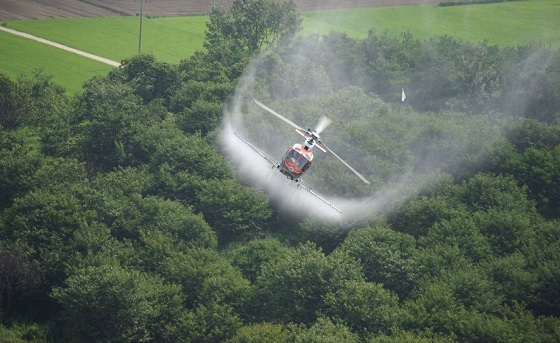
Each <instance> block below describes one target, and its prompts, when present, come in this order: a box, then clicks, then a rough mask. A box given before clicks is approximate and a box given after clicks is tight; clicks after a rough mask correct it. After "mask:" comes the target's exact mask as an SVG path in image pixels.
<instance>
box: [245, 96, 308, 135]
mask: <svg viewBox="0 0 560 343" xmlns="http://www.w3.org/2000/svg"><path fill="white" fill-rule="evenodd" d="M253 101H254V102H255V104H257V105H259V106H260V107H262V108H263V109H265V110H267V111H268V112H270V113H272V114H274V115H275V116H277V117H278V118H280V119H282V120H283V121H284V122H286V123H288V124H289V125H291V126H293V127H294V128H296V129H299V130H302V131H307V130H304V129H302V128H301V127H299V126H297V125H296V124H294V123H292V122H291V121H290V120H289V119H288V118H284V117H283V116H281V115H280V114H278V113H276V112H274V110H272V109H271V108H269V107H268V106H266V105H265V104H263V103H262V102H260V101H258V100H257V99H253Z"/></svg>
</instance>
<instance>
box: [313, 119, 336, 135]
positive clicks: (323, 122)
mask: <svg viewBox="0 0 560 343" xmlns="http://www.w3.org/2000/svg"><path fill="white" fill-rule="evenodd" d="M331 123H332V120H330V119H329V118H327V117H325V116H322V117H321V119H319V122H318V123H317V126H316V127H315V132H317V133H318V134H320V133H321V132H323V130H325V129H326V128H327V127H329V125H331Z"/></svg>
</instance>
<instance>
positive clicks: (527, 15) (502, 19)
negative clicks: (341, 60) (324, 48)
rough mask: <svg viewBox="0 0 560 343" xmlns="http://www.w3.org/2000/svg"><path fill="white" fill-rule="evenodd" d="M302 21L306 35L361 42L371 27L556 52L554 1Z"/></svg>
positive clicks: (559, 29) (377, 11)
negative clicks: (336, 35) (536, 45)
mask: <svg viewBox="0 0 560 343" xmlns="http://www.w3.org/2000/svg"><path fill="white" fill-rule="evenodd" d="M302 17H303V18H304V20H305V22H304V23H305V28H306V32H307V33H311V32H321V33H326V32H328V31H330V30H336V31H344V32H347V33H348V34H349V35H350V36H352V37H356V38H364V37H365V36H366V35H367V32H368V30H369V29H370V28H375V29H376V30H377V31H378V32H382V31H384V30H388V31H392V32H410V33H412V34H413V35H414V36H415V37H416V38H419V39H428V38H430V37H433V36H440V35H445V34H447V35H450V36H453V37H456V38H459V39H461V40H466V41H474V42H476V41H482V40H488V42H489V43H490V44H498V45H499V46H508V45H510V46H511V45H523V44H526V43H528V42H533V41H540V42H543V43H546V44H550V46H551V47H553V48H555V49H558V48H560V1H558V0H529V1H515V2H501V3H494V4H484V5H470V6H451V7H436V6H416V7H385V8H371V9H362V10H340V11H323V12H305V13H303V14H302Z"/></svg>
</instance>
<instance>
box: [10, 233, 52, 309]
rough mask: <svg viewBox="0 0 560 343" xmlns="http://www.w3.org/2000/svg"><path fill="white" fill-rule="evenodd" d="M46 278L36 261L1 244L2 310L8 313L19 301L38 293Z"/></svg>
mask: <svg viewBox="0 0 560 343" xmlns="http://www.w3.org/2000/svg"><path fill="white" fill-rule="evenodd" d="M44 280H45V276H44V273H43V271H42V270H41V268H40V267H39V264H38V263H37V262H36V261H32V260H29V259H28V258H27V257H26V256H24V255H23V254H22V253H21V252H20V251H18V250H17V249H16V248H14V247H9V248H8V247H4V246H3V244H1V242H0V309H1V310H3V312H4V314H6V313H8V312H9V311H10V310H11V308H12V306H14V304H16V303H17V302H18V301H20V300H22V299H24V298H26V297H28V296H30V295H32V294H33V293H35V292H37V291H38V290H39V289H40V287H41V286H42V284H43V282H44Z"/></svg>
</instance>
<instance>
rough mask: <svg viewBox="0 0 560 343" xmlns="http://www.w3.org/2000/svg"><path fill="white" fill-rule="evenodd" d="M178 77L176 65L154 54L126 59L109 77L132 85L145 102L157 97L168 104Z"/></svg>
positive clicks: (135, 92)
mask: <svg viewBox="0 0 560 343" xmlns="http://www.w3.org/2000/svg"><path fill="white" fill-rule="evenodd" d="M178 77H179V73H178V70H177V67H176V66H173V65H170V64H168V63H165V62H159V61H157V60H156V58H155V57H154V56H153V55H143V54H140V55H136V56H134V57H131V58H128V59H124V60H123V61H122V63H121V67H120V68H119V69H115V70H113V71H111V73H110V74H109V79H111V80H115V81H119V82H121V83H123V84H126V85H128V86H130V87H132V88H133V89H134V94H136V95H138V96H140V97H141V98H142V100H143V102H144V104H147V103H149V102H150V101H152V100H155V99H163V100H164V103H165V104H168V103H169V97H170V96H171V94H173V91H174V89H175V85H176V84H177V80H178Z"/></svg>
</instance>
